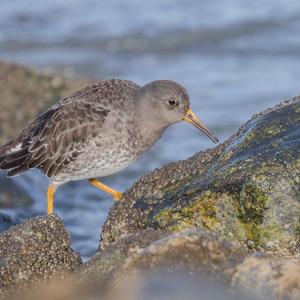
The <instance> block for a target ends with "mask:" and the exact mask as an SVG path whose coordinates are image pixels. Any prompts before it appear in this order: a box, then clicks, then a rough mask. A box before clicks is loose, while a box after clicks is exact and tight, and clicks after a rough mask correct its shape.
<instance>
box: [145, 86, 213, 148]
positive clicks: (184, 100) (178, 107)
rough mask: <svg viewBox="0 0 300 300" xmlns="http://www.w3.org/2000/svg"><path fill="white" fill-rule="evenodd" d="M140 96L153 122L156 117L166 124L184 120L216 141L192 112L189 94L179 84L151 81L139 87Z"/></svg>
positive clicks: (158, 120)
mask: <svg viewBox="0 0 300 300" xmlns="http://www.w3.org/2000/svg"><path fill="white" fill-rule="evenodd" d="M141 97H142V99H143V100H146V101H143V104H144V110H145V111H146V114H147V113H148V115H149V117H151V118H152V119H154V122H155V118H156V119H157V122H163V123H165V124H166V125H167V126H168V125H171V124H174V123H177V122H180V121H185V122H188V123H190V124H193V125H194V126H195V127H197V128H198V129H200V130H201V131H202V132H204V133H205V134H206V135H207V136H208V137H209V138H210V139H211V140H212V141H213V142H214V143H217V142H218V138H217V137H216V135H215V134H214V133H213V132H212V131H211V130H210V129H208V128H207V127H206V126H205V125H204V124H203V123H202V122H201V121H200V119H199V118H198V117H197V116H196V115H195V114H194V113H193V111H192V109H191V107H190V98H189V95H188V93H187V91H186V89H185V88H184V87H183V86H181V85H180V84H178V83H176V82H174V81H170V80H157V81H152V82H150V83H148V84H146V85H144V86H143V87H142V88H141ZM153 114H154V115H153ZM150 115H151V116H150Z"/></svg>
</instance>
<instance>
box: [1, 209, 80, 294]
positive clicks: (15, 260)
mask: <svg viewBox="0 0 300 300" xmlns="http://www.w3.org/2000/svg"><path fill="white" fill-rule="evenodd" d="M80 264H81V259H80V256H79V254H77V253H75V252H74V251H73V250H72V249H71V246H70V237H69V234H68V232H67V231H66V229H65V228H64V225H63V223H62V221H61V220H60V219H59V218H58V217H57V216H55V215H50V216H47V217H37V218H33V219H30V220H28V221H26V222H25V223H23V224H20V225H17V226H15V227H12V228H10V229H9V230H8V231H6V232H4V233H1V234H0V295H3V294H4V293H6V292H7V291H8V290H12V289H17V290H21V289H22V288H25V287H28V286H30V287H31V286H34V285H36V284H37V282H39V280H46V279H50V278H57V277H64V275H66V274H67V273H69V272H72V271H73V270H74V269H75V268H77V267H78V266H79V265H80Z"/></svg>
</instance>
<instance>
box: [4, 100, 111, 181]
mask: <svg viewBox="0 0 300 300" xmlns="http://www.w3.org/2000/svg"><path fill="white" fill-rule="evenodd" d="M74 95H76V94H74ZM73 98H74V97H73ZM109 112H110V111H109V110H108V109H107V108H104V107H101V104H100V103H98V104H96V105H95V103H93V101H86V99H83V100H80V99H78V95H77V96H76V97H75V98H74V99H73V100H72V99H71V98H66V99H65V100H63V101H61V102H60V103H59V104H58V105H56V106H53V107H52V108H50V109H48V110H47V111H46V112H44V113H43V114H42V115H41V116H40V117H38V118H37V119H36V120H35V121H34V122H33V123H31V124H30V125H29V126H28V127H27V128H25V129H24V130H23V132H22V133H21V134H20V136H19V137H18V139H17V140H16V142H14V143H12V144H11V145H9V144H8V146H6V147H4V149H6V153H5V154H4V155H2V156H0V169H6V170H9V172H8V176H14V175H17V174H19V173H22V172H24V171H26V170H28V169H31V168H36V167H38V168H40V169H42V170H43V171H44V172H45V174H46V175H47V176H49V177H51V176H54V175H55V174H57V173H58V172H59V171H60V170H61V169H62V168H64V167H65V166H66V165H68V164H69V163H70V162H71V161H73V160H75V159H76V156H77V155H78V154H79V153H80V150H81V149H82V148H83V147H84V146H85V145H86V144H87V142H88V140H90V139H91V138H94V137H95V136H96V135H97V134H98V133H99V132H101V127H102V126H103V124H104V122H105V119H106V116H107V115H108V114H109Z"/></svg>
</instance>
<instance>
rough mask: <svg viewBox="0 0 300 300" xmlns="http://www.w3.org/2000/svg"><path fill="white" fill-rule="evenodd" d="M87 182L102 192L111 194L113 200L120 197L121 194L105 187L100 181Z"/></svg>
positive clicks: (91, 180) (92, 179) (93, 179)
mask: <svg viewBox="0 0 300 300" xmlns="http://www.w3.org/2000/svg"><path fill="white" fill-rule="evenodd" d="M89 182H90V183H91V184H92V185H94V186H96V187H97V188H99V189H101V190H103V191H104V192H106V193H109V194H111V195H112V196H113V198H114V200H120V199H121V197H122V193H120V192H118V191H116V190H114V189H112V188H110V187H108V186H107V185H105V184H103V183H101V182H100V181H98V180H97V179H95V178H91V179H89Z"/></svg>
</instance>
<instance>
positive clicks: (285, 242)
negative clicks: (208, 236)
mask: <svg viewBox="0 0 300 300" xmlns="http://www.w3.org/2000/svg"><path fill="white" fill-rule="evenodd" d="M299 183H300V97H295V98H293V99H291V100H289V101H285V102H283V103H281V104H280V105H277V106H275V107H274V108H272V109H268V110H266V111H264V112H262V113H259V114H257V115H255V116H253V118H252V119H251V120H250V121H248V122H247V123H246V124H245V125H244V126H242V127H241V128H240V130H239V131H238V132H237V133H236V134H235V135H233V136H232V137H231V138H230V139H229V140H227V141H226V142H224V143H223V144H221V145H219V146H218V147H216V148H214V149H210V150H207V151H205V152H199V153H197V154H196V155H194V156H193V157H191V158H190V159H187V160H185V161H179V162H176V163H171V164H169V165H167V166H165V167H163V168H161V169H159V170H156V171H154V172H152V173H151V174H149V175H147V176H145V177H143V178H141V179H140V180H139V181H138V182H137V183H135V184H134V185H133V186H132V187H131V188H130V189H129V190H128V191H127V192H126V193H125V194H124V196H123V198H122V199H121V201H120V202H118V203H116V204H115V205H114V206H113V208H112V209H111V211H110V213H109V216H108V219H107V221H106V222H105V225H104V227H103V232H102V235H101V237H102V242H101V249H102V250H103V249H105V248H106V247H107V246H108V245H110V244H111V243H112V242H114V241H117V240H119V239H121V238H122V237H124V236H126V235H128V234H130V233H135V232H138V231H140V230H141V229H145V228H154V229H156V228H160V229H166V230H170V231H172V232H180V231H182V230H184V229H186V228H205V229H207V230H210V231H212V232H215V233H217V234H218V235H220V236H221V237H223V238H225V239H227V240H230V241H233V242H238V243H240V244H241V245H245V246H248V248H249V249H251V250H259V251H261V252H269V253H272V254H277V255H280V256H286V257H288V256H294V257H296V256H297V255H299V252H300V247H299V245H300V244H299V243H300V221H299V220H300V189H299Z"/></svg>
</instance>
